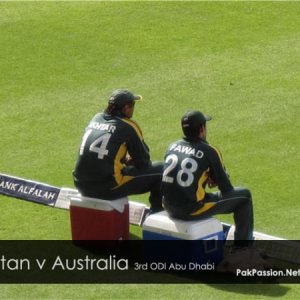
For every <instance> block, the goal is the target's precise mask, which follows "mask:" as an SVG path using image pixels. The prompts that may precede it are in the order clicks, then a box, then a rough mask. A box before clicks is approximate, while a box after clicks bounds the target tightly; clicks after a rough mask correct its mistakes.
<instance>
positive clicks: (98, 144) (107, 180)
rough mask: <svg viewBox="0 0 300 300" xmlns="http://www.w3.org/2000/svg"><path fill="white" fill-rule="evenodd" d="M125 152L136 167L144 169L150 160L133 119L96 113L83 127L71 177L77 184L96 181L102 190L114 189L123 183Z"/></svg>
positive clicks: (147, 150)
mask: <svg viewBox="0 0 300 300" xmlns="http://www.w3.org/2000/svg"><path fill="white" fill-rule="evenodd" d="M127 153H128V154H129V155H130V156H131V158H132V160H133V162H134V166H135V167H136V168H146V167H148V166H149V164H150V163H151V161H150V155H149V148H148V146H147V145H146V144H145V142H144V139H143V135H142V131H141V129H140V127H139V126H138V124H137V123H136V122H134V121H132V120H131V119H128V118H121V117H116V116H111V115H109V114H106V113H98V114H96V115H95V116H94V117H93V119H92V120H91V121H90V123H89V125H88V126H87V128H86V129H85V133H84V135H83V138H82V141H81V145H80V149H79V155H78V160H77V162H76V166H75V170H74V172H73V175H74V177H75V178H74V179H75V180H76V181H78V182H81V183H84V182H87V183H93V182H94V183H95V182H97V183H99V184H101V186H102V187H103V189H111V188H114V187H116V186H118V185H120V184H122V183H123V182H124V179H125V178H124V177H125V176H124V175H123V174H122V169H123V168H124V164H123V160H124V158H125V156H126V154H127Z"/></svg>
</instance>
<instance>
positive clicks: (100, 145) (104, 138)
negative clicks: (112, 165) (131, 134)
mask: <svg viewBox="0 0 300 300" xmlns="http://www.w3.org/2000/svg"><path fill="white" fill-rule="evenodd" d="M91 132H92V129H89V130H87V131H86V133H85V134H84V136H83V138H82V143H81V146H80V150H79V154H80V155H82V154H83V152H84V147H85V144H86V141H87V139H88V137H89V135H90V134H91ZM110 137H111V133H105V134H104V135H101V136H100V137H99V138H97V139H96V140H95V141H94V142H93V143H92V144H91V145H90V147H89V150H90V151H91V152H95V153H97V154H98V159H103V158H104V156H105V155H108V150H107V148H106V147H107V144H108V142H109V139H110Z"/></svg>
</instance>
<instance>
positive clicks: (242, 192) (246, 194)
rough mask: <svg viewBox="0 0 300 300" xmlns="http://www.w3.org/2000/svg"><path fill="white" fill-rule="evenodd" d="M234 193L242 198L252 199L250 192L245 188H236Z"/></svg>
mask: <svg viewBox="0 0 300 300" xmlns="http://www.w3.org/2000/svg"><path fill="white" fill-rule="evenodd" d="M236 191H238V193H239V194H240V195H241V196H243V197H246V198H248V199H250V200H251V199H252V195H251V191H250V190H249V189H247V188H237V189H236Z"/></svg>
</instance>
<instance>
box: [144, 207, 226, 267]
mask: <svg viewBox="0 0 300 300" xmlns="http://www.w3.org/2000/svg"><path fill="white" fill-rule="evenodd" d="M143 239H144V240H152V241H153V240H159V241H170V242H169V243H168V244H165V245H164V246H166V247H167V248H170V249H165V251H164V252H166V253H165V254H166V255H170V253H171V254H172V253H175V252H176V251H177V253H175V254H174V255H175V259H177V260H178V259H179V260H181V261H182V260H185V261H196V262H198V263H205V262H216V263H217V262H219V261H220V260H222V258H223V248H224V243H225V240H224V232H223V226H222V224H221V222H220V221H218V220H216V219H214V218H208V219H204V220H201V221H183V220H178V219H173V218H170V217H169V215H168V213H167V212H166V211H162V212H159V213H156V214H153V215H150V216H149V217H148V218H147V219H146V220H145V222H144V223H143ZM171 241H179V242H177V243H176V242H174V243H172V242H171ZM150 245H152V244H150ZM161 248H162V247H160V249H161ZM178 248H182V249H178ZM152 250H153V249H152ZM161 250H162V249H161ZM174 251H175V252H174ZM152 252H153V253H155V251H152ZM148 253H150V251H149V252H148ZM182 254H184V256H185V257H184V259H183V258H182V257H177V256H181V255H182ZM160 259H161V255H160ZM172 259H174V257H172Z"/></svg>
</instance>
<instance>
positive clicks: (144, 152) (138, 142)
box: [126, 121, 151, 169]
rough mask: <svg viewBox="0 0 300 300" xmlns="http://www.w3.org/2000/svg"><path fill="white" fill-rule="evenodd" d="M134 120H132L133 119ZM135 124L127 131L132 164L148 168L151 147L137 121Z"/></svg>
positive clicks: (127, 144)
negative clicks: (137, 125) (145, 140)
mask: <svg viewBox="0 0 300 300" xmlns="http://www.w3.org/2000/svg"><path fill="white" fill-rule="evenodd" d="M131 122H132V121H131ZM132 124H133V126H132V125H131V124H129V125H131V126H129V127H128V132H127V139H126V140H127V141H126V146H127V151H128V154H129V155H130V158H131V164H133V165H134V166H135V167H137V168H139V169H142V168H146V167H148V166H149V165H150V164H151V160H150V154H149V147H148V146H147V144H146V143H145V142H144V139H143V136H142V133H141V130H140V128H139V127H136V126H134V125H136V123H135V122H132Z"/></svg>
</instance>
